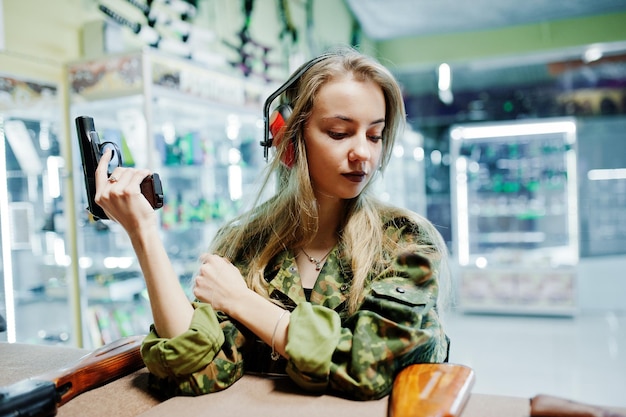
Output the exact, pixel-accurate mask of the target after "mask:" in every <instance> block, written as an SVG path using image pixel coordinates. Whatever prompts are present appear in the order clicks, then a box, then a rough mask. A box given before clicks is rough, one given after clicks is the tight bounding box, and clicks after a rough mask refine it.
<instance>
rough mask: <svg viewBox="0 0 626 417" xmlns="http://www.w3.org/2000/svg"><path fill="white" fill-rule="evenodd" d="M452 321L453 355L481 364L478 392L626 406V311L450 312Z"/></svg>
mask: <svg viewBox="0 0 626 417" xmlns="http://www.w3.org/2000/svg"><path fill="white" fill-rule="evenodd" d="M446 326H447V333H448V335H449V336H450V338H451V339H452V345H451V351H450V362H453V363H460V364H464V365H468V366H471V367H472V368H473V369H474V371H475V374H476V383H475V385H474V388H473V391H472V392H474V393H485V394H499V395H510V396H517V397H524V398H530V397H532V396H534V395H537V394H550V395H556V396H560V397H565V398H568V399H570V400H574V401H581V402H585V403H589V404H597V405H612V406H620V407H626V311H623V310H622V311H621V312H619V313H618V312H598V313H584V314H583V313H580V314H578V315H577V316H576V317H573V318H553V317H548V318H546V317H519V316H496V315H467V314H465V315H464V314H455V313H449V314H448V315H447V316H446Z"/></svg>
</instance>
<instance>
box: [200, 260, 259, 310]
mask: <svg viewBox="0 0 626 417" xmlns="http://www.w3.org/2000/svg"><path fill="white" fill-rule="evenodd" d="M200 260H201V262H202V265H201V266H200V271H199V272H198V275H197V276H196V278H195V282H194V287H193V295H194V296H195V297H196V298H197V299H198V300H200V301H202V302H205V303H209V304H211V306H212V307H213V309H214V310H216V311H223V312H224V313H226V314H227V315H230V312H231V310H232V308H233V307H234V305H235V303H237V302H238V301H239V300H241V298H242V295H243V293H244V292H246V291H249V289H248V286H247V285H246V282H245V280H244V279H243V277H242V276H241V272H239V269H237V267H236V266H234V265H233V264H232V263H230V261H228V260H227V259H226V258H223V257H221V256H219V255H214V254H210V253H207V254H204V255H202V256H201V257H200Z"/></svg>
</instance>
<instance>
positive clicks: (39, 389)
mask: <svg viewBox="0 0 626 417" xmlns="http://www.w3.org/2000/svg"><path fill="white" fill-rule="evenodd" d="M144 337H145V336H129V337H124V338H121V339H118V340H116V341H114V342H111V343H108V344H106V345H104V346H102V347H100V348H98V349H96V350H94V351H93V352H91V353H89V354H87V355H85V356H83V357H82V358H80V359H78V360H77V361H76V363H74V364H73V365H71V366H69V367H67V368H63V369H60V370H55V371H51V372H47V373H45V374H41V375H38V376H36V377H33V378H28V379H25V380H22V381H19V382H16V383H14V384H12V385H9V386H8V387H0V417H4V416H21V415H28V416H33V417H40V416H53V415H55V414H56V409H57V407H59V406H61V405H63V404H65V403H67V402H68V401H69V400H71V399H72V398H74V397H76V396H77V395H79V394H82V393H83V392H86V391H89V390H91V389H93V388H96V387H99V386H102V385H104V384H106V383H108V382H111V381H113V380H115V379H118V378H121V377H122V376H124V375H127V374H130V373H131V372H134V371H136V370H138V369H141V368H142V367H144V366H145V365H144V363H143V359H142V358H141V353H140V347H141V342H142V340H143V339H144Z"/></svg>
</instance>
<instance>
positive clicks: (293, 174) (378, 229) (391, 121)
mask: <svg viewBox="0 0 626 417" xmlns="http://www.w3.org/2000/svg"><path fill="white" fill-rule="evenodd" d="M346 74H352V76H353V77H355V79H357V80H369V81H373V82H375V83H376V84H378V85H379V86H380V88H381V89H382V91H383V94H384V97H385V106H386V114H385V128H384V130H383V133H382V136H383V139H382V143H383V149H382V156H381V163H380V171H381V172H382V171H383V170H384V169H385V167H386V166H387V164H388V163H389V159H390V156H391V151H392V149H393V145H394V142H395V138H396V137H397V135H398V134H399V133H400V131H401V129H403V128H404V123H405V109H404V102H403V97H402V92H401V90H400V87H399V86H398V84H397V82H396V81H395V79H394V77H393V75H392V74H391V73H390V72H389V70H388V69H387V68H385V67H384V66H383V65H381V64H380V63H378V62H377V61H376V60H374V59H373V58H371V57H368V56H366V55H363V54H361V53H360V52H358V51H356V50H354V49H352V48H348V47H346V48H339V49H335V50H333V51H331V52H329V53H327V54H326V55H325V58H324V59H322V60H318V61H317V62H316V63H315V64H314V65H312V66H311V67H310V68H309V69H308V70H307V71H306V72H305V73H304V74H302V75H301V76H300V78H299V79H298V80H297V81H296V82H295V83H294V84H293V85H292V86H290V88H289V89H287V90H286V91H285V93H284V97H283V101H286V102H288V103H290V105H291V107H292V108H293V112H292V114H291V116H290V117H289V119H288V121H287V125H286V129H285V133H284V138H283V140H282V141H281V143H280V145H279V146H278V147H277V149H276V152H275V154H274V156H273V158H272V159H271V160H270V163H269V164H268V166H267V168H266V175H265V181H264V183H263V186H262V187H261V190H260V192H259V197H257V200H256V203H255V205H254V208H253V209H252V210H250V211H248V212H246V213H244V214H242V215H241V216H239V217H237V218H235V219H234V220H232V221H231V222H229V223H228V224H227V225H225V226H224V227H223V228H222V229H221V230H220V231H219V233H218V234H217V236H216V238H215V240H214V242H213V245H212V248H211V249H212V250H213V251H214V252H216V253H218V254H220V255H222V256H225V257H227V258H229V259H231V260H233V262H235V263H237V264H238V266H240V268H241V269H242V274H243V275H244V277H245V279H246V281H247V284H248V286H249V287H250V288H251V289H253V290H254V291H256V292H257V293H259V294H262V295H264V296H266V297H267V296H268V291H267V287H268V285H267V282H266V281H265V279H264V270H265V267H266V266H267V264H268V263H269V262H270V261H271V260H272V258H274V257H275V256H276V255H277V254H278V253H280V252H282V251H284V250H289V249H297V248H302V247H305V246H306V245H307V244H308V243H310V242H311V240H312V239H313V238H314V236H315V234H316V232H317V228H318V215H317V205H316V201H315V196H314V193H313V187H312V185H311V180H310V177H309V169H308V164H307V156H306V147H305V146H304V126H305V124H306V121H307V119H308V118H309V116H310V114H311V112H312V109H313V106H314V104H315V98H316V96H317V93H318V91H319V90H320V88H321V87H322V86H323V85H324V84H325V83H327V82H328V81H330V80H332V79H336V78H339V77H342V76H344V75H346ZM290 142H291V143H293V144H294V145H295V150H296V151H295V163H294V164H293V166H292V167H291V168H287V167H285V166H284V165H283V164H282V163H281V162H280V161H281V160H282V158H283V155H284V154H285V152H287V147H288V146H287V145H288V144H289V143H290ZM273 175H277V177H276V179H277V187H278V189H277V192H276V193H275V194H274V195H273V197H271V198H269V199H268V200H266V201H263V202H260V201H261V197H260V196H261V195H263V193H264V191H265V189H266V188H267V187H268V185H269V184H271V183H272V181H271V179H272V178H273ZM373 180H374V179H372V180H371V181H370V182H369V184H368V185H367V186H366V187H365V189H364V190H363V191H362V193H361V194H360V195H359V196H357V197H355V198H354V199H351V200H348V201H346V204H345V210H344V215H343V218H342V221H341V223H340V227H339V229H340V230H338V231H337V232H338V234H339V236H340V241H341V243H342V244H343V248H344V249H345V253H344V255H345V256H346V258H347V259H348V261H349V264H350V265H351V268H352V275H353V278H352V285H351V290H350V295H349V297H348V309H349V311H351V312H353V311H355V310H356V309H357V308H358V305H359V303H360V301H361V295H362V293H363V289H364V288H365V285H366V283H367V279H368V277H370V276H374V275H375V274H376V273H377V272H382V271H383V270H384V269H385V268H386V267H388V266H389V263H390V259H385V257H384V256H383V254H384V253H397V251H398V250H399V248H398V247H397V243H395V242H394V241H392V240H390V239H385V236H384V231H383V224H382V220H381V219H383V218H397V217H404V218H410V219H411V220H413V221H415V222H416V223H417V224H418V226H419V227H418V229H419V231H420V234H422V235H423V236H420V239H419V242H418V246H419V247H416V248H413V249H414V250H419V251H420V252H422V253H424V254H431V257H432V259H431V260H432V261H433V262H436V264H439V263H440V261H441V260H442V256H443V254H445V244H444V243H443V240H442V239H441V237H440V235H439V234H438V233H437V231H436V230H435V228H434V227H432V225H431V224H430V223H429V222H428V221H427V220H426V219H424V218H422V217H421V216H418V215H416V214H415V213H412V212H409V211H407V210H402V209H398V208H393V207H389V206H386V205H383V204H382V203H381V202H379V201H378V200H376V199H375V198H374V197H373V196H371V195H370V187H369V185H370V184H371V183H372V182H373ZM407 249H408V248H407Z"/></svg>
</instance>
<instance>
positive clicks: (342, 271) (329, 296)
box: [265, 247, 352, 310]
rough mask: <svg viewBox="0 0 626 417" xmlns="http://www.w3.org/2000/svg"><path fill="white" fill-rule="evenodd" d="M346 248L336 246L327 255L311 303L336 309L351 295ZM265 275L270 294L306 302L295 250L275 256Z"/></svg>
mask: <svg viewBox="0 0 626 417" xmlns="http://www.w3.org/2000/svg"><path fill="white" fill-rule="evenodd" d="M342 252H343V251H342V250H341V248H338V247H335V248H334V249H333V250H332V251H331V252H330V254H329V255H328V258H326V262H325V263H324V265H323V267H322V269H321V271H320V274H319V277H318V278H317V281H316V282H315V286H314V287H313V292H312V293H311V303H313V304H316V305H323V306H325V307H328V308H331V309H333V310H335V309H337V308H338V307H339V306H341V305H342V304H343V303H344V301H345V300H346V299H347V296H348V293H349V292H350V282H351V281H352V271H351V269H350V268H349V267H348V266H347V265H345V260H344V259H343V256H341V254H342ZM265 279H266V281H267V282H268V284H269V288H268V291H269V294H270V297H272V298H278V299H280V300H281V301H283V302H287V300H290V301H291V302H287V303H288V304H294V306H295V305H298V304H300V303H303V302H306V297H305V295H304V289H303V288H302V281H301V279H300V273H299V272H298V267H297V264H296V259H295V255H294V254H293V253H292V252H291V251H283V252H281V253H280V254H278V255H277V256H276V257H275V258H274V261H273V262H271V263H270V264H269V265H268V267H267V269H266V274H265Z"/></svg>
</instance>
